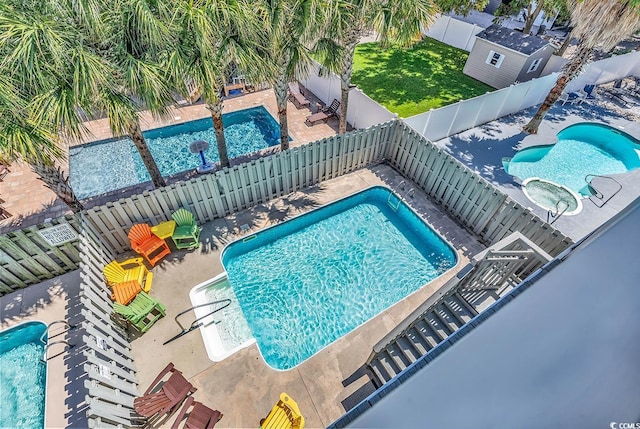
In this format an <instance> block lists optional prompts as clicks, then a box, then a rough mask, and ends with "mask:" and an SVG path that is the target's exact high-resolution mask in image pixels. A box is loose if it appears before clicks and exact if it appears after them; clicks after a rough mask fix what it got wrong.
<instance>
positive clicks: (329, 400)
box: [0, 164, 484, 428]
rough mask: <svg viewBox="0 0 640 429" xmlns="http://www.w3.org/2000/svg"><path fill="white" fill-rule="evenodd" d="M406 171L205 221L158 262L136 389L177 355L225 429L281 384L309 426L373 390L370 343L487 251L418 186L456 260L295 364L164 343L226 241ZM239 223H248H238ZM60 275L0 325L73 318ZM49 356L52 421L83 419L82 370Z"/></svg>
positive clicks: (193, 343)
mask: <svg viewBox="0 0 640 429" xmlns="http://www.w3.org/2000/svg"><path fill="white" fill-rule="evenodd" d="M403 179H404V178H403V177H402V176H401V175H400V174H398V173H397V172H396V171H395V170H394V169H392V168H391V167H389V166H388V165H386V164H380V165H377V166H373V167H369V168H364V169H361V170H358V171H356V172H354V173H351V174H347V175H345V176H342V177H339V178H337V179H332V180H329V181H327V182H323V183H322V184H320V185H317V186H313V187H311V188H306V189H303V190H302V191H299V192H295V193H292V194H289V195H286V196H284V197H282V198H278V199H275V200H272V201H269V202H268V203H265V204H260V205H258V206H255V207H252V208H250V209H248V210H244V211H242V212H239V213H237V214H235V215H231V216H227V217H226V218H224V219H217V220H215V221H212V222H209V223H207V224H206V225H204V229H203V231H202V234H201V238H200V241H201V243H202V244H201V246H200V247H199V248H198V249H196V250H193V251H175V250H174V252H173V253H172V254H171V255H170V256H169V257H167V258H166V259H165V260H164V261H163V262H162V263H161V264H159V265H158V266H157V267H156V268H155V269H154V270H153V271H154V274H155V278H154V284H153V289H152V291H151V294H152V296H154V297H155V298H157V299H159V300H160V301H161V302H162V303H164V304H165V305H166V306H167V315H166V316H165V317H164V318H162V319H160V320H159V321H158V322H157V323H156V324H155V325H154V326H153V327H152V328H151V330H150V331H149V332H147V333H145V334H144V335H142V336H140V337H138V338H136V339H134V340H133V342H132V346H133V353H134V355H135V362H136V367H137V369H138V373H137V377H138V380H139V386H140V390H141V391H142V390H144V389H145V388H146V387H147V386H148V385H149V383H150V382H151V380H152V379H153V378H154V377H155V375H156V374H157V373H158V372H159V371H160V370H161V369H162V368H164V366H165V365H166V364H167V363H168V362H173V363H174V364H175V366H176V368H178V369H179V370H181V371H183V373H184V375H185V376H186V377H187V379H188V380H189V381H190V382H191V383H193V384H194V386H195V387H197V388H198V391H197V392H196V393H195V398H196V400H198V401H200V402H203V403H204V404H205V405H208V406H210V407H212V408H215V409H218V410H220V411H221V412H222V413H223V414H224V417H223V419H222V420H221V421H220V422H219V424H218V426H219V427H257V426H258V424H259V421H260V419H261V418H263V417H265V416H266V414H267V413H268V411H269V410H270V409H271V407H272V406H273V404H274V403H275V402H276V401H277V398H278V397H279V394H280V393H281V392H283V391H284V392H287V393H288V394H289V395H291V397H292V398H293V399H295V400H296V402H297V403H298V405H299V407H300V410H301V412H302V414H303V415H304V417H305V419H306V426H307V427H309V428H314V427H325V426H327V425H329V424H330V423H331V422H333V421H334V420H335V419H337V418H338V417H340V416H341V415H342V414H344V412H345V410H347V409H349V408H351V407H352V406H354V405H356V404H357V403H358V402H359V401H360V400H361V399H363V398H364V397H366V396H367V395H368V394H369V393H371V392H372V390H373V386H372V385H371V384H370V382H369V378H368V376H367V375H366V374H365V372H364V370H363V364H364V363H365V360H366V359H367V357H368V356H369V354H370V353H371V350H372V347H373V345H374V344H375V343H376V342H378V341H379V340H380V339H381V338H382V337H383V336H384V335H385V334H386V333H387V332H389V330H390V329H391V328H393V327H395V326H396V325H397V324H398V323H399V322H400V321H402V320H403V319H404V318H405V317H406V316H407V315H408V314H410V313H411V312H412V311H413V310H414V309H415V308H416V307H417V306H418V305H419V304H420V303H422V302H423V301H424V300H425V299H426V298H428V297H429V296H431V295H432V294H433V293H434V292H435V291H436V290H438V289H439V288H440V287H441V286H442V285H443V284H444V283H445V282H446V280H448V279H449V278H451V277H453V276H454V275H455V274H456V273H457V272H458V271H459V270H460V269H461V268H462V267H463V266H464V265H465V264H466V263H467V261H468V260H469V258H470V257H472V256H473V255H475V254H477V253H478V252H480V251H481V250H483V249H484V246H482V245H481V244H480V243H479V242H478V241H477V240H476V239H475V238H474V237H473V236H472V235H471V234H470V233H469V232H467V231H466V230H465V229H464V228H462V227H460V226H459V225H458V224H457V223H456V222H455V221H454V220H452V219H451V218H450V217H449V216H448V215H447V214H446V213H445V212H444V211H443V210H442V208H440V207H438V206H437V205H434V204H433V203H432V202H431V200H430V199H429V198H428V197H427V196H426V195H425V194H424V193H422V192H420V191H418V192H416V193H415V195H414V196H413V197H412V198H408V203H409V204H410V205H411V207H412V208H413V209H414V210H415V211H416V212H417V213H419V214H420V215H421V216H422V217H423V219H425V220H426V221H427V222H428V223H429V224H430V226H431V227H432V228H434V229H435V230H436V231H438V232H439V233H440V235H442V236H443V237H444V238H445V239H446V240H447V241H448V242H449V243H450V244H451V245H452V246H453V247H454V248H455V249H456V250H457V254H458V262H457V265H456V266H455V267H454V268H453V269H451V270H450V271H448V272H447V273H445V274H444V275H442V276H440V277H439V278H437V279H436V280H434V281H432V282H431V283H429V284H427V285H426V286H424V287H423V288H421V289H420V290H418V291H416V292H414V293H413V294H411V295H410V296H409V297H407V298H405V299H403V300H401V301H400V302H398V303H397V304H395V305H393V306H392V307H390V308H388V309H387V310H385V311H383V312H382V313H381V314H379V315H378V316H376V317H374V318H373V319H371V320H370V321H368V322H366V323H365V324H363V325H361V326H360V327H358V328H357V329H355V330H354V331H352V332H351V333H349V334H347V335H346V336H344V337H342V338H340V339H338V340H337V341H335V342H334V343H332V344H331V345H330V346H328V347H326V348H324V349H322V350H321V351H319V352H318V353H316V354H315V355H314V356H312V357H311V358H309V359H308V360H306V361H305V362H303V363H302V364H300V365H298V366H297V367H295V368H293V369H291V370H288V371H277V370H274V369H272V368H270V367H268V366H267V365H266V364H265V363H264V361H263V359H262V357H261V356H260V352H259V350H258V348H257V346H256V345H255V344H254V345H252V346H250V347H248V348H246V349H243V350H241V351H239V352H237V353H236V354H234V355H232V356H231V357H229V358H227V359H225V360H224V361H222V362H219V363H214V362H212V361H210V360H209V358H208V357H207V354H206V351H205V348H204V345H203V340H202V336H201V334H200V332H199V330H196V331H195V332H192V333H190V334H188V335H185V336H184V337H182V338H180V339H178V340H176V341H174V342H172V343H169V344H167V345H166V346H163V345H162V343H163V342H164V341H166V340H167V339H169V338H171V337H172V336H173V335H175V334H177V333H178V332H179V328H178V326H177V325H176V323H175V322H174V320H173V318H174V317H175V316H176V315H177V314H178V313H179V312H180V311H183V310H185V309H187V308H189V307H191V306H192V304H191V302H190V300H189V297H188V294H189V291H190V290H191V288H193V287H194V286H195V285H197V284H199V283H201V282H203V281H205V280H207V279H209V278H212V277H214V276H215V275H217V274H219V273H221V272H222V271H223V268H222V265H221V262H220V253H221V251H222V249H223V247H224V246H225V245H226V244H228V243H229V242H231V241H233V240H236V239H238V238H241V237H242V236H243V235H246V234H252V233H254V232H255V231H256V230H258V229H260V228H263V227H266V226H269V225H271V224H274V223H278V222H280V221H283V220H286V219H289V218H291V217H293V216H297V215H299V214H301V213H304V212H306V211H308V210H311V209H313V208H317V207H318V206H321V205H324V204H327V203H329V202H331V201H335V200H336V199H338V198H341V197H344V196H347V195H350V194H352V193H354V192H357V191H359V190H361V189H364V188H367V187H370V186H374V185H384V186H388V187H390V188H391V189H395V190H396V192H398V191H399V188H398V187H399V184H400V182H401V181H403ZM243 225H248V226H249V229H246V228H241V226H243ZM121 256H122V257H124V256H125V255H121ZM56 280H57V281H56V282H47V283H44V286H43V284H41V285H37V286H33V287H30V288H27V289H24V290H21V291H17V292H15V293H13V294H10V295H7V296H4V297H2V298H0V309H2V320H1V322H2V326H3V327H7V326H10V325H14V324H16V323H18V322H20V321H24V320H33V319H40V320H49V319H54V320H55V319H56V318H63V319H68V320H73V318H74V312H77V311H78V306H77V305H76V304H75V302H76V301H77V297H74V296H75V295H76V294H77V283H79V281H80V279H79V276H78V275H77V272H74V273H70V274H68V275H65V276H62V277H60V278H58V279H56ZM33 291H39V292H38V294H39V295H42V297H40V298H29V296H30V295H32V294H33ZM52 296H53V298H52ZM65 300H66V303H65ZM27 301H29V302H33V303H32V304H28V303H27ZM9 309H13V310H12V311H8V310H9ZM50 313H51V314H50ZM54 313H55V314H54ZM181 321H182V322H183V323H184V324H185V325H188V324H189V323H190V322H191V320H189V318H188V317H185V320H182V319H181ZM52 364H56V365H63V366H64V369H61V370H59V371H56V372H58V373H59V374H64V377H60V378H59V379H56V378H54V377H53V375H52V376H51V377H50V379H49V386H48V393H49V395H48V396H49V399H48V400H49V402H48V405H47V426H67V425H74V424H75V425H82V424H81V422H82V415H83V404H74V403H70V397H69V395H70V392H72V391H75V390H76V389H78V388H81V387H80V386H78V385H77V382H76V381H75V379H76V377H78V378H79V379H81V377H80V376H81V372H80V373H78V371H79V370H80V368H74V367H73V362H72V361H70V360H68V359H66V358H62V357H57V358H54V359H52V360H51V364H50V365H52ZM50 368H52V367H50ZM50 374H51V372H50ZM52 401H54V403H52Z"/></svg>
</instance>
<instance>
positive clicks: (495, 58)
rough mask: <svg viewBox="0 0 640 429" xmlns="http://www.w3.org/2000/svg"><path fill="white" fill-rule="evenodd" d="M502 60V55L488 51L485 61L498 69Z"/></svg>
mask: <svg viewBox="0 0 640 429" xmlns="http://www.w3.org/2000/svg"><path fill="white" fill-rule="evenodd" d="M502 60H504V55H503V54H501V53H498V52H495V51H489V56H488V57H487V60H486V61H485V62H486V63H487V64H490V65H492V66H494V67H495V68H497V69H499V68H500V65H501V64H502Z"/></svg>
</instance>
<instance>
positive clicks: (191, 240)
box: [171, 208, 202, 249]
mask: <svg viewBox="0 0 640 429" xmlns="http://www.w3.org/2000/svg"><path fill="white" fill-rule="evenodd" d="M171 217H172V218H173V220H174V221H175V222H176V229H174V230H173V234H172V235H171V239H172V240H173V243H174V244H175V245H176V247H177V248H178V249H195V248H196V247H198V246H199V245H200V241H199V240H200V231H201V230H202V229H201V228H200V227H199V226H198V224H197V223H196V219H195V216H194V215H193V213H191V212H190V211H189V210H185V209H182V208H181V209H178V210H177V211H176V212H175V213H173V214H172V215H171Z"/></svg>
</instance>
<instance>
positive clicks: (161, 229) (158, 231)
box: [151, 220, 176, 241]
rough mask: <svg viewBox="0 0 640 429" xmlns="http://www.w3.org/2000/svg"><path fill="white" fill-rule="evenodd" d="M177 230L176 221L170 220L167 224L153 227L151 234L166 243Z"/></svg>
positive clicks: (161, 223)
mask: <svg viewBox="0 0 640 429" xmlns="http://www.w3.org/2000/svg"><path fill="white" fill-rule="evenodd" d="M175 229H176V221H175V220H168V221H165V222H160V223H159V224H157V225H156V226H152V227H151V232H153V234H154V235H155V236H157V237H158V238H162V239H163V240H165V241H166V239H167V238H169V237H171V236H172V235H173V231H175Z"/></svg>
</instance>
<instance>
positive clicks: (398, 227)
mask: <svg viewBox="0 0 640 429" xmlns="http://www.w3.org/2000/svg"><path fill="white" fill-rule="evenodd" d="M396 205H397V210H395V208H396ZM221 258H222V263H223V265H224V267H225V269H226V271H227V274H228V278H229V283H230V284H231V286H232V287H233V291H234V294H235V296H236V297H237V300H238V302H239V304H240V307H241V309H242V312H243V313H244V316H245V318H246V320H247V323H248V325H249V328H250V330H251V332H252V334H253V336H254V337H255V339H256V342H257V343H258V347H259V349H260V352H261V353H262V356H263V357H264V359H265V361H266V363H267V364H268V365H270V366H271V367H273V368H275V369H279V370H286V369H291V368H293V367H295V366H296V365H298V364H300V363H301V362H302V361H304V360H305V359H307V358H309V357H310V356H312V355H313V354H315V353H317V352H318V351H319V350H321V349H322V348H324V347H326V346H327V345H329V344H331V343H332V342H333V341H335V340H337V339H338V338H340V337H342V336H344V335H345V334H347V333H349V332H351V331H352V330H354V329H355V328H357V327H358V326H360V325H361V324H363V323H365V322H366V321H368V320H369V319H371V318H372V317H374V316H376V315H377V314H379V313H380V312H382V311H383V310H385V309H387V308H388V307H390V306H391V305H393V304H395V303H396V302H398V301H400V300H402V299H403V298H405V297H406V296H408V295H409V294H411V293H413V292H415V291H416V290H418V289H420V288H421V287H422V286H424V285H426V284H427V283H428V282H430V281H432V280H434V279H435V278H437V277H438V276H440V275H441V274H443V273H444V272H445V271H447V270H449V269H450V268H452V267H453V266H454V265H455V264H456V261H457V255H456V253H455V251H454V249H453V248H452V247H451V246H449V245H448V244H447V243H446V242H445V241H444V240H443V239H442V238H441V237H440V236H439V235H438V234H437V233H436V232H435V231H433V230H432V229H431V228H430V227H429V226H428V225H427V224H425V223H424V221H423V220H422V219H421V218H420V217H419V216H418V215H416V214H415V213H414V212H413V210H411V209H410V208H409V207H408V206H407V205H405V204H404V203H402V202H399V200H398V198H397V196H395V194H393V193H391V191H390V190H388V189H386V188H383V187H373V188H370V189H367V190H365V191H362V192H359V193H357V194H355V195H352V196H350V197H347V198H345V199H342V200H339V201H336V202H334V203H332V204H329V205H327V206H324V207H321V208H319V209H316V210H313V211H311V212H309V213H306V214H304V215H301V216H299V217H297V218H294V219H291V220H289V221H286V222H283V223H281V224H279V225H276V226H273V227H271V228H268V229H266V230H264V231H261V232H258V233H257V234H255V235H252V236H249V237H246V238H244V239H243V240H240V241H236V242H233V243H231V244H229V245H228V246H227V247H226V248H225V249H224V251H223V253H222V256H221Z"/></svg>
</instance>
